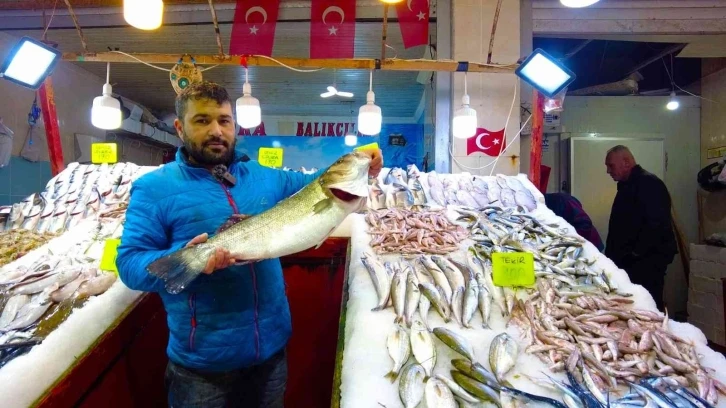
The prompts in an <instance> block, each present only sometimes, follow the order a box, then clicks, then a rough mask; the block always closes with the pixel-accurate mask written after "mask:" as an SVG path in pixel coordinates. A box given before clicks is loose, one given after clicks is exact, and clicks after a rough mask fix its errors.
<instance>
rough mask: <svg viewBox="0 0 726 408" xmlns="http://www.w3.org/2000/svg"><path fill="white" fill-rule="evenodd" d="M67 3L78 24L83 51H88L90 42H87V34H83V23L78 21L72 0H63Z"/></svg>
mask: <svg viewBox="0 0 726 408" xmlns="http://www.w3.org/2000/svg"><path fill="white" fill-rule="evenodd" d="M63 1H64V2H65V3H66V7H68V12H69V13H70V15H71V19H72V20H73V24H75V26H76V31H77V32H78V36H79V37H81V45H82V46H83V51H84V52H88V44H86V36H84V35H83V30H82V29H81V25H80V24H79V23H78V17H76V12H75V11H73V6H71V2H70V0H63Z"/></svg>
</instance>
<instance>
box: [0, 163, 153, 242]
mask: <svg viewBox="0 0 726 408" xmlns="http://www.w3.org/2000/svg"><path fill="white" fill-rule="evenodd" d="M138 169H139V166H137V165H135V164H133V163H116V164H113V165H110V166H109V165H107V164H102V165H96V164H78V163H75V162H74V163H70V164H69V165H68V167H67V168H66V169H65V170H64V171H63V172H61V173H60V174H58V175H57V176H56V177H54V178H53V179H51V180H50V181H49V182H48V184H47V185H46V188H45V191H43V192H41V193H34V194H31V195H30V196H29V197H28V198H26V199H25V200H24V201H23V202H21V203H17V204H14V205H12V206H9V207H7V206H6V207H0V225H1V226H2V227H0V228H2V229H4V230H5V231H9V230H17V229H23V230H28V231H35V232H39V233H45V232H50V233H56V234H61V233H63V232H65V231H67V230H69V229H71V228H72V227H73V226H75V225H76V224H78V223H79V222H80V221H82V220H84V219H86V218H90V217H93V216H97V215H99V214H103V213H109V212H113V211H115V210H118V209H119V208H125V206H126V205H127V204H128V201H129V195H130V187H131V180H132V178H133V177H134V175H135V174H136V172H137V171H138Z"/></svg>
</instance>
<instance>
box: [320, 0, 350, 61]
mask: <svg viewBox="0 0 726 408" xmlns="http://www.w3.org/2000/svg"><path fill="white" fill-rule="evenodd" d="M354 44H355V0H337V1H336V0H313V3H312V5H311V14H310V58H353V56H354V55H353V54H354V48H355V47H354Z"/></svg>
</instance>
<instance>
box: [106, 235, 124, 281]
mask: <svg viewBox="0 0 726 408" xmlns="http://www.w3.org/2000/svg"><path fill="white" fill-rule="evenodd" d="M119 245H121V240H120V239H107V240H106V245H104V247H103V255H102V256H101V270H103V271H113V272H116V273H117V274H118V269H116V255H117V254H118V246H119Z"/></svg>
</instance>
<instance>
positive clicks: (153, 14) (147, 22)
mask: <svg viewBox="0 0 726 408" xmlns="http://www.w3.org/2000/svg"><path fill="white" fill-rule="evenodd" d="M163 17H164V2H163V1H162V0H124V19H125V20H126V22H127V23H129V25H131V26H132V27H136V28H138V29H140V30H156V29H157V28H159V27H161V21H162V19H163Z"/></svg>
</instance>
